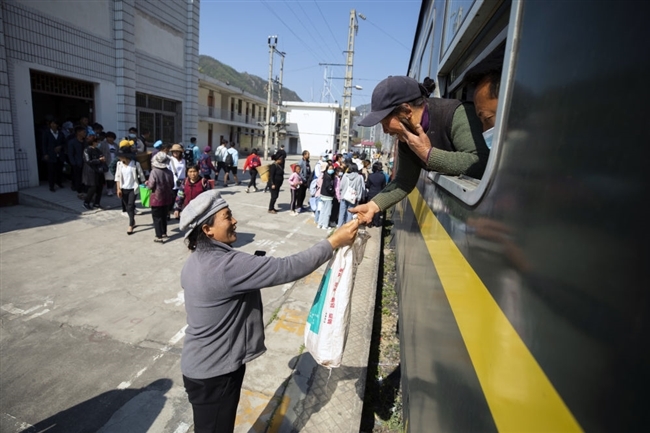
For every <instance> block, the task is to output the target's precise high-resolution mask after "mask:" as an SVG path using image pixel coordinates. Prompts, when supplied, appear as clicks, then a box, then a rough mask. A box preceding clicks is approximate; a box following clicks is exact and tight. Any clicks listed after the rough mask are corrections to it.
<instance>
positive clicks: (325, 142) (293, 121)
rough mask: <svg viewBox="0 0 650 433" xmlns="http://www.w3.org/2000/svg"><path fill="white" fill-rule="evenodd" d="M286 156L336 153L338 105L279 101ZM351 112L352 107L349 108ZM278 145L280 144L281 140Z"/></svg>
mask: <svg viewBox="0 0 650 433" xmlns="http://www.w3.org/2000/svg"><path fill="white" fill-rule="evenodd" d="M282 105H283V110H284V111H285V113H286V118H285V119H286V120H285V122H286V138H285V141H288V145H287V144H285V147H287V149H286V150H287V153H290V154H300V153H302V152H303V151H304V150H308V151H309V152H310V153H311V154H313V155H320V154H321V153H323V152H326V151H333V152H336V151H338V150H339V149H338V140H339V136H338V134H339V132H340V131H339V128H340V125H341V106H340V105H339V104H332V103H322V102H283V103H282ZM352 110H353V111H354V108H353V109H352ZM281 143H282V141H281Z"/></svg>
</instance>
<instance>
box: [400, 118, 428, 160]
mask: <svg viewBox="0 0 650 433" xmlns="http://www.w3.org/2000/svg"><path fill="white" fill-rule="evenodd" d="M400 127H401V128H402V131H401V132H400V133H398V134H397V135H398V138H399V139H400V141H403V142H405V143H406V144H408V146H409V147H410V148H411V150H412V151H413V152H414V153H415V154H416V155H417V156H418V158H420V159H421V160H422V161H424V163H427V162H428V161H427V158H428V157H429V151H430V150H431V140H429V137H428V136H427V133H426V132H424V129H422V125H420V124H419V123H418V124H417V125H413V124H412V123H411V128H413V130H414V132H415V134H414V133H413V132H411V131H409V130H408V128H407V127H406V126H404V124H403V123H401V122H400Z"/></svg>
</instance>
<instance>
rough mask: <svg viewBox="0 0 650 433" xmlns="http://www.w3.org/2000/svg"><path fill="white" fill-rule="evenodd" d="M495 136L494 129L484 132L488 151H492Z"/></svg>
mask: <svg viewBox="0 0 650 433" xmlns="http://www.w3.org/2000/svg"><path fill="white" fill-rule="evenodd" d="M493 135H494V127H492V128H490V129H488V130H487V131H484V132H483V139H484V140H485V144H486V145H487V147H488V149H492V136H493Z"/></svg>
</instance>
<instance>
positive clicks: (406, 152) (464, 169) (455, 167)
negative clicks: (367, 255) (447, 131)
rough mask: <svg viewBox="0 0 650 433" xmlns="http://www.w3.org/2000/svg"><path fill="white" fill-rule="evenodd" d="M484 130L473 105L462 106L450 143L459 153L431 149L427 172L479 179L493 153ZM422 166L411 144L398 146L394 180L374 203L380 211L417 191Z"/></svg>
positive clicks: (456, 117)
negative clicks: (486, 140)
mask: <svg viewBox="0 0 650 433" xmlns="http://www.w3.org/2000/svg"><path fill="white" fill-rule="evenodd" d="M482 130H483V128H482V126H481V121H480V120H479V119H478V117H477V116H476V114H475V112H474V107H473V106H472V105H471V104H461V105H459V106H458V108H457V109H456V111H455V112H454V117H453V121H452V124H451V141H452V142H453V145H454V147H455V148H456V151H455V152H454V151H446V150H440V149H437V148H435V147H434V148H432V149H431V152H430V153H429V160H428V161H427V164H426V167H425V169H426V170H428V171H437V172H439V173H442V174H447V175H451V176H459V175H461V174H464V175H467V176H471V177H474V178H477V179H480V178H481V176H483V171H484V170H485V165H486V164H487V158H488V156H489V153H490V150H489V149H488V147H487V146H486V145H485V140H484V139H483V133H482ZM423 165H424V164H423V163H422V161H421V160H420V158H418V157H417V155H415V153H414V152H413V151H412V150H411V148H410V147H409V146H408V144H406V143H404V142H402V141H400V142H399V143H398V144H397V170H396V172H395V178H394V179H393V180H392V182H390V183H389V184H388V185H387V186H386V188H384V190H383V191H382V192H380V193H379V194H377V195H376V196H375V197H374V198H373V199H372V201H374V202H375V203H376V204H377V206H379V209H381V210H385V209H387V208H389V207H391V206H393V205H394V204H395V203H398V202H400V201H401V200H402V199H404V197H406V196H407V195H408V194H409V193H410V192H411V191H412V190H413V188H415V185H416V184H417V182H418V179H419V177H420V170H421V169H422V167H423Z"/></svg>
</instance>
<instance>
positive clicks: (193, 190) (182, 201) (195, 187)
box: [174, 178, 212, 210]
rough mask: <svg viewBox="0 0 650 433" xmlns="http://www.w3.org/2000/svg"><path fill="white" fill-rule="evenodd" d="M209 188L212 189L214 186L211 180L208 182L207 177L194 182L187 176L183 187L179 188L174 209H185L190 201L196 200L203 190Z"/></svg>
mask: <svg viewBox="0 0 650 433" xmlns="http://www.w3.org/2000/svg"><path fill="white" fill-rule="evenodd" d="M209 189H212V186H210V182H208V180H207V179H199V181H198V182H196V183H192V182H190V179H189V178H186V179H185V184H184V186H183V189H179V190H178V195H177V196H176V203H175V204H174V210H183V209H184V208H185V206H187V205H188V204H189V202H191V201H192V200H194V199H195V198H196V197H197V196H198V195H199V194H201V193H202V192H204V191H207V190H209Z"/></svg>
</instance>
